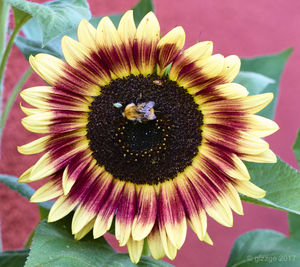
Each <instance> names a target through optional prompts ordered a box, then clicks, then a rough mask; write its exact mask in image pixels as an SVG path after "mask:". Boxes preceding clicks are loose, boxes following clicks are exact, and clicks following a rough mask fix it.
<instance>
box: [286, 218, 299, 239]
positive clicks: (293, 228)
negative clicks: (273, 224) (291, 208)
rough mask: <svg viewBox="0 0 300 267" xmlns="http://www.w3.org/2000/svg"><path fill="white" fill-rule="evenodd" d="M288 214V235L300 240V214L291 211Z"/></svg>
mask: <svg viewBox="0 0 300 267" xmlns="http://www.w3.org/2000/svg"><path fill="white" fill-rule="evenodd" d="M288 216H289V217H288V218H289V229H290V236H291V238H294V239H297V240H298V241H300V216H299V215H297V214H293V213H289V214H288Z"/></svg>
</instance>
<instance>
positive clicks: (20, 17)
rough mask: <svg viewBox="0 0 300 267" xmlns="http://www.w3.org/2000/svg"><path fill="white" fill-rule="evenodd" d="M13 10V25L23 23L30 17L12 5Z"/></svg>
mask: <svg viewBox="0 0 300 267" xmlns="http://www.w3.org/2000/svg"><path fill="white" fill-rule="evenodd" d="M12 9H13V12H14V20H15V27H16V26H17V25H22V24H24V23H25V22H26V21H27V20H29V19H30V18H31V15H30V14H28V13H26V12H23V11H22V10H19V9H17V8H15V7H12Z"/></svg>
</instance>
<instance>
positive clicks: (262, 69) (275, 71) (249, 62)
mask: <svg viewBox="0 0 300 267" xmlns="http://www.w3.org/2000/svg"><path fill="white" fill-rule="evenodd" d="M292 51H293V49H292V48H289V49H287V50H284V51H283V52H281V53H279V54H275V55H270V56H262V57H255V58H244V59H242V67H241V71H246V72H255V73H258V74H261V75H264V76H266V77H268V78H270V79H273V80H274V81H275V83H271V84H269V85H268V86H266V87H265V88H264V89H263V90H262V91H261V92H260V93H266V92H272V93H273V94H274V99H273V101H272V102H271V103H270V104H269V105H268V106H267V107H266V108H265V109H263V110H262V111H261V112H260V113H259V115H261V116H264V117H267V118H270V119H272V118H273V117H274V112H275V107H276V103H277V96H278V91H279V80H280V76H281V73H282V71H283V67H284V65H285V63H286V61H287V60H288V58H289V56H290V55H291V53H292ZM247 89H248V90H249V91H250V93H251V94H254V93H256V91H257V88H250V87H247Z"/></svg>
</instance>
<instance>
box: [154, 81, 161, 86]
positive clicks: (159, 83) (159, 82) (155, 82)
mask: <svg viewBox="0 0 300 267" xmlns="http://www.w3.org/2000/svg"><path fill="white" fill-rule="evenodd" d="M153 83H154V84H156V85H159V86H162V85H163V82H162V81H161V80H154V81H153Z"/></svg>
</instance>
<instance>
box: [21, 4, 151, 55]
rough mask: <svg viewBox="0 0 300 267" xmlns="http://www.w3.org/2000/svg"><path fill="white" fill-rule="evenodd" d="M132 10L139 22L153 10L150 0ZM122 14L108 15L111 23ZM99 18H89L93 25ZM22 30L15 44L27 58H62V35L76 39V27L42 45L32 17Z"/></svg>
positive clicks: (39, 29)
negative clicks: (50, 56) (42, 54)
mask: <svg viewBox="0 0 300 267" xmlns="http://www.w3.org/2000/svg"><path fill="white" fill-rule="evenodd" d="M133 10H134V14H135V16H137V18H135V20H136V22H137V23H139V22H140V20H141V19H142V17H143V16H144V15H146V14H147V13H148V12H149V11H151V10H153V5H152V1H151V0H141V1H140V2H139V3H138V4H137V5H136V6H135V7H134V8H133ZM122 16H123V14H114V15H110V18H111V20H112V21H113V23H114V24H115V25H116V26H117V25H118V24H119V22H120V19H121V17H122ZM101 18H102V17H93V18H91V20H90V23H91V24H92V25H93V26H94V27H97V25H98V23H99V21H100V19H101ZM22 31H23V33H24V35H25V37H23V36H20V35H19V36H18V37H17V38H16V40H15V44H16V45H17V47H18V48H19V49H20V50H21V52H22V53H23V55H24V56H25V57H26V59H27V60H28V58H29V56H30V55H33V56H35V55H36V54H38V53H46V54H50V55H53V56H55V57H58V58H61V59H63V58H64V57H63V54H62V50H61V38H62V37H63V36H64V35H68V36H70V37H71V38H73V39H77V29H75V28H73V29H70V30H68V31H66V32H64V33H62V34H59V35H58V36H56V37H55V38H54V39H53V40H51V41H50V42H48V43H47V44H46V45H45V46H43V45H42V39H43V32H42V29H41V27H40V25H39V22H38V21H37V19H34V18H33V19H31V20H30V21H28V22H27V23H26V24H25V25H24V27H23V28H22Z"/></svg>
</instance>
